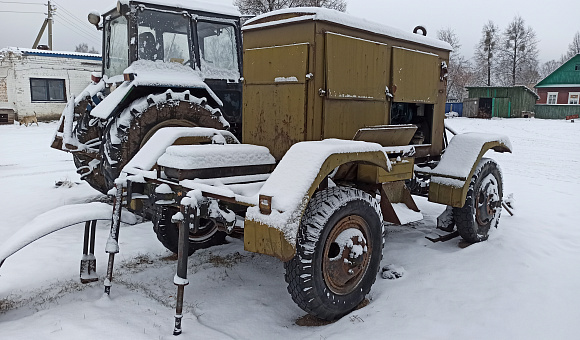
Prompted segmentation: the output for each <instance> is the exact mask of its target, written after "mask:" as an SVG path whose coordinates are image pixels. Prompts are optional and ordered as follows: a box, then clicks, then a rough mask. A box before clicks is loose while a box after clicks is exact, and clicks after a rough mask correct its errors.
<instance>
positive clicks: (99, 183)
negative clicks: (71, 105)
mask: <svg viewBox="0 0 580 340" xmlns="http://www.w3.org/2000/svg"><path fill="white" fill-rule="evenodd" d="M89 106H91V107H94V106H95V104H94V103H93V101H92V100H91V98H89V97H88V96H87V97H86V98H84V99H83V100H81V101H80V103H79V104H78V105H76V106H75V125H74V128H73V133H74V135H75V137H76V139H77V140H78V141H79V144H83V145H84V146H85V147H86V148H88V150H83V151H82V152H72V156H73V161H74V164H75V166H76V168H77V173H79V175H81V179H82V180H85V181H86V182H87V183H89V185H90V186H91V187H93V188H94V189H96V190H98V191H100V192H102V193H106V192H107V190H108V188H107V185H106V184H105V179H104V178H103V176H102V175H101V173H100V172H99V167H98V164H99V163H100V161H99V159H98V153H99V149H100V145H101V128H100V126H99V124H98V119H97V118H94V117H91V114H90V110H88V109H87V107H89Z"/></svg>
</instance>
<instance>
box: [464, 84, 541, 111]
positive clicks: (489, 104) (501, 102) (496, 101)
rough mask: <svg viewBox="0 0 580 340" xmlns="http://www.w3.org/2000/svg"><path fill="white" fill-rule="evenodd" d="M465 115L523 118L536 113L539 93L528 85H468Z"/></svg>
mask: <svg viewBox="0 0 580 340" xmlns="http://www.w3.org/2000/svg"><path fill="white" fill-rule="evenodd" d="M467 91H468V92H469V97H468V98H467V99H465V100H464V101H463V116H464V117H477V118H491V117H501V118H522V117H531V116H533V115H534V113H533V111H534V106H535V104H536V100H538V98H539V97H538V95H537V94H536V93H535V92H534V91H532V90H531V89H529V88H528V87H526V86H523V85H522V86H509V87H508V86H484V87H475V86H474V87H467Z"/></svg>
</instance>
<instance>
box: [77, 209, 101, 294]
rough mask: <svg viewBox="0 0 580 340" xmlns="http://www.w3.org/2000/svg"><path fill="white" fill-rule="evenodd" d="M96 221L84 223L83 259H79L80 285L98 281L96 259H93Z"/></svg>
mask: <svg viewBox="0 0 580 340" xmlns="http://www.w3.org/2000/svg"><path fill="white" fill-rule="evenodd" d="M96 227H97V220H93V221H86V222H85V235H84V243H83V257H82V259H81V270H80V277H81V283H89V282H95V281H98V280H99V278H98V277H97V259H96V258H95V232H96Z"/></svg>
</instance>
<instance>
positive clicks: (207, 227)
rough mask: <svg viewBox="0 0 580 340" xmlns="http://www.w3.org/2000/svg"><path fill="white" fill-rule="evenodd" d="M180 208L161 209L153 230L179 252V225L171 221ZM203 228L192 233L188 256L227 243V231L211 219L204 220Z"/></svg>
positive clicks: (166, 244)
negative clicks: (222, 229)
mask: <svg viewBox="0 0 580 340" xmlns="http://www.w3.org/2000/svg"><path fill="white" fill-rule="evenodd" d="M176 212H178V209H175V208H174V209H172V208H168V207H162V208H160V209H159V211H158V214H157V215H156V218H155V220H154V221H153V231H154V232H155V234H157V239H158V240H159V242H161V244H163V246H164V247H165V248H167V250H169V251H171V252H173V253H175V254H177V249H178V240H179V226H178V225H177V224H176V223H173V222H171V216H173V215H174V214H175V213H176ZM201 224H202V227H203V228H202V229H200V230H199V231H198V232H197V233H196V234H192V233H190V235H189V247H188V254H187V255H188V256H191V255H192V254H193V253H194V252H195V251H196V250H198V249H205V248H209V247H212V246H217V245H220V244H224V243H226V233H225V232H223V231H220V230H218V227H217V225H216V224H215V223H214V222H213V221H211V220H203V221H202V223H201Z"/></svg>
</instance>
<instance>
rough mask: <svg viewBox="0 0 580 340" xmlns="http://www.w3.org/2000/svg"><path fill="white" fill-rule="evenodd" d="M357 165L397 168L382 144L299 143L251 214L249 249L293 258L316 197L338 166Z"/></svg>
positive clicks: (246, 241)
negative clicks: (306, 214)
mask: <svg viewBox="0 0 580 340" xmlns="http://www.w3.org/2000/svg"><path fill="white" fill-rule="evenodd" d="M352 162H355V163H363V164H371V165H374V166H377V167H379V168H382V169H384V170H385V171H387V172H390V171H391V170H392V166H391V162H390V161H389V158H388V157H387V155H386V153H385V151H384V150H383V147H382V146H381V145H380V144H377V143H368V142H361V141H345V140H323V141H313V142H301V143H297V144H294V145H293V146H292V147H291V148H290V150H288V152H286V154H285V155H284V157H283V158H282V159H281V161H280V163H279V164H278V166H277V167H276V169H275V170H274V172H273V173H272V174H271V175H270V177H269V178H268V180H267V181H266V183H264V186H263V187H262V189H261V190H260V193H259V197H260V199H259V205H258V206H254V207H250V208H248V210H247V213H246V219H245V223H244V249H245V250H247V251H251V252H255V253H260V254H266V255H271V256H274V257H277V258H279V259H280V260H282V261H289V260H290V259H292V258H293V257H294V254H295V253H296V237H297V234H298V228H299V225H300V220H301V219H302V214H303V213H304V211H305V210H306V207H307V205H308V202H309V201H310V199H311V198H312V195H314V192H315V191H316V189H317V188H318V187H319V185H320V184H321V183H322V182H323V180H324V179H325V178H326V176H328V175H329V174H330V173H331V172H332V171H333V170H334V169H335V168H337V167H338V166H340V165H343V164H346V163H352ZM266 205H267V206H266Z"/></svg>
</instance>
